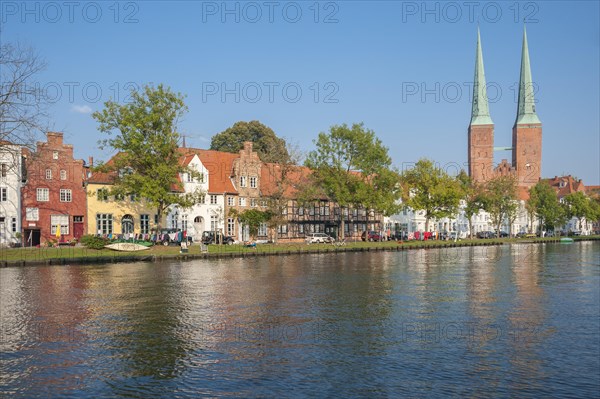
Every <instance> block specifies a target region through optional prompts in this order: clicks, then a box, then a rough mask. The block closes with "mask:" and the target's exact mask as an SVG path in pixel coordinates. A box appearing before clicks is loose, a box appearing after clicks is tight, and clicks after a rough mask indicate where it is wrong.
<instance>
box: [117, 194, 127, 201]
mask: <svg viewBox="0 0 600 399" xmlns="http://www.w3.org/2000/svg"><path fill="white" fill-rule="evenodd" d="M124 199H125V196H124V195H123V194H115V201H123V200H124Z"/></svg>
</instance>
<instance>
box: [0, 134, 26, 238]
mask: <svg viewBox="0 0 600 399" xmlns="http://www.w3.org/2000/svg"><path fill="white" fill-rule="evenodd" d="M23 180H24V173H23V160H22V154H21V147H19V146H17V145H14V144H10V143H7V142H0V246H9V245H11V244H15V243H17V242H19V239H18V238H17V236H18V234H21V186H22V184H23ZM17 233H18V234H17Z"/></svg>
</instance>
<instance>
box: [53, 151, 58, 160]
mask: <svg viewBox="0 0 600 399" xmlns="http://www.w3.org/2000/svg"><path fill="white" fill-rule="evenodd" d="M52 159H58V151H52Z"/></svg>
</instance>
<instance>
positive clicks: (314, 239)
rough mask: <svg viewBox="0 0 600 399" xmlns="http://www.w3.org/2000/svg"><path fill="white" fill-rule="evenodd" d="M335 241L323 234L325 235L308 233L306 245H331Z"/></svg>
mask: <svg viewBox="0 0 600 399" xmlns="http://www.w3.org/2000/svg"><path fill="white" fill-rule="evenodd" d="M334 241H335V240H334V239H333V237H331V236H329V235H327V234H325V233H310V234H308V235H307V236H306V243H307V244H317V243H327V244H329V243H332V242H334Z"/></svg>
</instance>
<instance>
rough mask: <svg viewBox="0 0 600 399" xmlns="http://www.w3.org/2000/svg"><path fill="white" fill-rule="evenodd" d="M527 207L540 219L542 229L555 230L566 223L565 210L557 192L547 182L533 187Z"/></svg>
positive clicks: (541, 182)
mask: <svg viewBox="0 0 600 399" xmlns="http://www.w3.org/2000/svg"><path fill="white" fill-rule="evenodd" d="M526 207H527V210H528V212H530V213H533V214H534V215H535V216H536V217H537V218H538V219H539V226H540V229H543V228H549V227H550V228H552V229H554V228H555V227H556V226H558V225H560V224H563V223H564V222H565V219H566V213H565V210H564V208H563V207H562V206H561V205H560V202H559V201H558V196H557V195H556V191H554V189H553V188H552V186H550V184H549V183H548V182H547V181H544V180H542V181H540V182H538V183H537V184H536V185H535V186H533V187H531V189H530V190H529V199H528V200H527V204H526Z"/></svg>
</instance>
